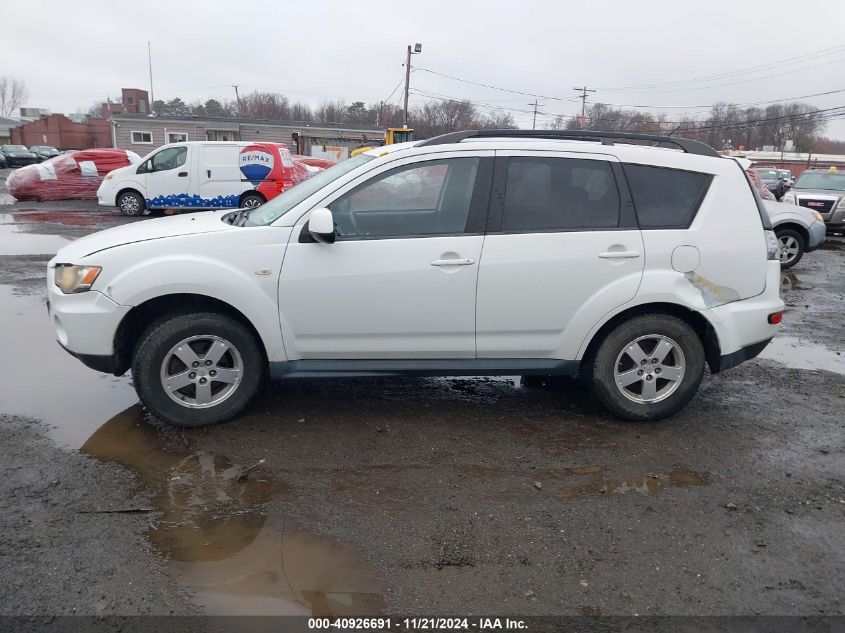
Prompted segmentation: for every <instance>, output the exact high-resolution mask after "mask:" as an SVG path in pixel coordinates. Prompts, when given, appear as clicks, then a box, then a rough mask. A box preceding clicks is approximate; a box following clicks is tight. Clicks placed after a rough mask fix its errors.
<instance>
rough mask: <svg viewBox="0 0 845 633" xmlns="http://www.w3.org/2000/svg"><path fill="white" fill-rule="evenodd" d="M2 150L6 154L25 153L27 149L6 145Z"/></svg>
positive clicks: (21, 146)
mask: <svg viewBox="0 0 845 633" xmlns="http://www.w3.org/2000/svg"><path fill="white" fill-rule="evenodd" d="M4 149H5V150H6V151H7V152H25V151H27V149H26V148H25V147H24V146H23V145H6V146H5V147H4Z"/></svg>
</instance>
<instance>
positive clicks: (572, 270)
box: [476, 152, 645, 360]
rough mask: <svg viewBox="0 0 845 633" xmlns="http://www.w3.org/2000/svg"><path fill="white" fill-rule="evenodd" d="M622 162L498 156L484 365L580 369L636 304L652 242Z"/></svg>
mask: <svg viewBox="0 0 845 633" xmlns="http://www.w3.org/2000/svg"><path fill="white" fill-rule="evenodd" d="M624 186H625V185H624V179H623V178H622V177H621V170H620V169H619V167H618V163H616V159H615V158H614V157H612V156H603V155H596V156H592V155H584V154H580V155H579V154H573V155H571V156H567V155H561V154H558V153H555V154H551V153H549V152H546V153H540V152H497V153H496V177H495V181H494V196H493V200H494V203H493V208H492V209H491V218H490V225H489V232H488V234H487V238H486V240H485V243H484V254H483V255H482V258H481V269H480V271H479V277H478V305H477V314H478V316H477V339H476V340H477V345H478V357H479V358H546V359H547V358H558V359H564V360H574V359H575V358H576V354H577V352H578V349H579V346H580V344H581V342H582V340H583V336H582V335H581V333H583V332H584V330H585V328H586V330H587V331H589V329H590V328H592V327H593V325H595V323H596V322H597V321H598V320H599V319H601V317H603V316H604V315H606V314H607V313H608V312H610V311H612V310H613V309H614V308H616V307H618V306H620V305H622V304H623V303H625V302H627V301H629V300H631V299H632V298H633V297H634V295H635V294H636V292H637V288H638V287H639V284H640V280H641V278H642V274H643V262H644V261H645V253H644V252H643V241H642V236H641V234H640V231H639V229H638V228H637V226H636V220H635V216H634V213H633V209H632V206H631V203H630V198H629V196H627V195H625V196H623V195H620V188H622V190H623V191H624V190H625V189H624Z"/></svg>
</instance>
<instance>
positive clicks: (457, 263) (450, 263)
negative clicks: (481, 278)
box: [429, 258, 475, 266]
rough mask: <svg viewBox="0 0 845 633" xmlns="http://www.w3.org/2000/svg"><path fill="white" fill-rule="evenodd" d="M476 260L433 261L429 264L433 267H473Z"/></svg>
mask: <svg viewBox="0 0 845 633" xmlns="http://www.w3.org/2000/svg"><path fill="white" fill-rule="evenodd" d="M474 263H475V260H474V259H470V258H467V259H433V260H431V261H430V262H429V264H431V265H432V266H472V265H473V264H474Z"/></svg>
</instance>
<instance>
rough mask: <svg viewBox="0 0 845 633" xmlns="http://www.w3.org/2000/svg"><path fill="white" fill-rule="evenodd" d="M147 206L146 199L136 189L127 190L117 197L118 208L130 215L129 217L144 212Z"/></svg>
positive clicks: (124, 213)
mask: <svg viewBox="0 0 845 633" xmlns="http://www.w3.org/2000/svg"><path fill="white" fill-rule="evenodd" d="M146 207H147V205H146V203H145V202H144V199H143V198H142V197H141V196H140V194H137V193H135V192H134V191H126V192H124V193H122V194H120V195H119V196H118V198H117V208H118V209H120V212H121V213H122V214H123V215H128V216H129V217H137V216H139V215H141V214H142V213H144V209H146Z"/></svg>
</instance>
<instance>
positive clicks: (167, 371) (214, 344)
mask: <svg viewBox="0 0 845 633" xmlns="http://www.w3.org/2000/svg"><path fill="white" fill-rule="evenodd" d="M263 374H264V357H263V355H262V353H261V350H260V348H259V345H258V342H257V341H256V339H255V336H254V335H253V333H252V332H251V331H250V330H249V329H248V328H247V327H246V326H245V325H244V324H242V323H241V322H240V321H238V320H236V319H234V318H232V317H230V316H227V315H224V314H219V313H216V312H193V313H183V314H177V315H170V316H166V317H163V318H162V319H160V320H159V321H157V322H155V323H153V325H151V326H150V327H149V328H148V329H147V330H146V331H145V332H144V333H143V334H142V335H141V338H140V340H139V341H138V344H137V345H136V347H135V352H134V354H133V356H132V379H133V382H134V383H135V390H136V391H137V392H138V397H139V398H140V399H141V401H142V402H143V403H144V405H145V406H146V407H147V408H148V409H149V410H150V411H151V412H152V413H153V415H155V416H156V417H157V418H160V419H161V420H164V421H165V422H169V423H170V424H173V425H175V426H182V427H199V426H207V425H210V424H217V423H218V422H224V421H225V420H229V419H231V418H233V417H234V416H236V415H237V414H238V413H240V412H241V411H242V410H243V408H244V407H245V406H246V405H247V404H248V403H249V401H250V400H251V399H252V397H253V396H254V395H255V392H256V390H257V389H258V386H259V384H260V383H261V379H262V376H263Z"/></svg>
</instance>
